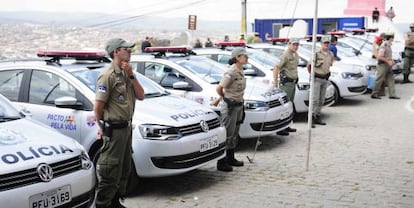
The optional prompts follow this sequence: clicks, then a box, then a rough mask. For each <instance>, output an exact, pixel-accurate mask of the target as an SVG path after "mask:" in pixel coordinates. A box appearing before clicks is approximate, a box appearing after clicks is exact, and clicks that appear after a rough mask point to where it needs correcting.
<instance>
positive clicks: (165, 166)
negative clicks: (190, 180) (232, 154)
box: [132, 126, 226, 177]
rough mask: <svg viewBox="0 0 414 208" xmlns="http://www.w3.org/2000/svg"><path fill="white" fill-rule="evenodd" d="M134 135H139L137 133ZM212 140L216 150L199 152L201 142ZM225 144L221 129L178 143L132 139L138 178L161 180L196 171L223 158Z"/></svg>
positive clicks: (189, 137) (176, 141)
mask: <svg viewBox="0 0 414 208" xmlns="http://www.w3.org/2000/svg"><path fill="white" fill-rule="evenodd" d="M135 131H139V130H138V129H135ZM134 134H136V135H140V133H139V132H135V133H134ZM213 137H217V140H218V147H215V148H213V149H210V150H207V151H203V152H200V145H201V143H202V141H203V140H205V139H208V138H213ZM225 141H226V129H225V127H224V126H220V127H218V128H215V129H212V130H210V131H208V132H203V133H197V134H193V135H188V136H184V137H182V138H180V139H178V140H168V141H160V140H148V139H142V138H137V137H134V138H133V142H132V148H133V151H134V153H133V158H134V163H135V167H136V171H137V175H138V176H139V177H162V176H170V175H177V174H182V173H185V172H189V171H191V170H194V169H198V168H200V167H202V166H204V165H206V164H208V163H209V162H211V161H215V160H217V159H220V158H223V157H224V156H225Z"/></svg>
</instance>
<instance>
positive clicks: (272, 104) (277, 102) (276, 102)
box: [266, 96, 289, 108]
mask: <svg viewBox="0 0 414 208" xmlns="http://www.w3.org/2000/svg"><path fill="white" fill-rule="evenodd" d="M281 100H282V102H283V103H287V102H289V98H288V97H287V96H283V97H282V98H281V99H277V100H271V101H269V102H266V103H267V105H269V108H274V107H277V106H281V105H283V103H282V102H280V101H281Z"/></svg>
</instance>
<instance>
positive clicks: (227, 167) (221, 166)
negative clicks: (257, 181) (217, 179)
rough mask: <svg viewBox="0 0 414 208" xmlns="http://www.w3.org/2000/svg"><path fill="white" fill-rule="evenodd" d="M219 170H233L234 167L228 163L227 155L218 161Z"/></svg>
mask: <svg viewBox="0 0 414 208" xmlns="http://www.w3.org/2000/svg"><path fill="white" fill-rule="evenodd" d="M217 170H220V171H224V172H231V171H233V167H231V166H230V165H229V164H227V157H225V158H223V159H220V160H218V161H217Z"/></svg>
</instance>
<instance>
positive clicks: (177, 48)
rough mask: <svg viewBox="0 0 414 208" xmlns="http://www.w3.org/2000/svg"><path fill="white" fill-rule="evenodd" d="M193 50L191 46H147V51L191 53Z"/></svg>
mask: <svg viewBox="0 0 414 208" xmlns="http://www.w3.org/2000/svg"><path fill="white" fill-rule="evenodd" d="M190 51H191V47H188V46H165V47H164V46H163V47H146V48H145V52H146V53H166V52H171V53H189V52H190Z"/></svg>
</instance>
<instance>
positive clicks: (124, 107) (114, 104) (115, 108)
mask: <svg viewBox="0 0 414 208" xmlns="http://www.w3.org/2000/svg"><path fill="white" fill-rule="evenodd" d="M96 86H97V89H96V97H95V99H96V100H99V101H103V102H105V109H104V114H103V120H105V121H130V120H131V119H132V116H133V112H134V107H135V92H134V88H133V86H132V83H131V80H130V79H129V78H128V77H127V76H126V75H125V74H124V73H123V71H122V70H121V69H120V68H119V67H118V66H117V65H116V64H114V63H112V65H111V66H110V67H109V68H107V69H105V70H104V71H102V72H101V74H100V75H99V77H98V80H97V83H96Z"/></svg>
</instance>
